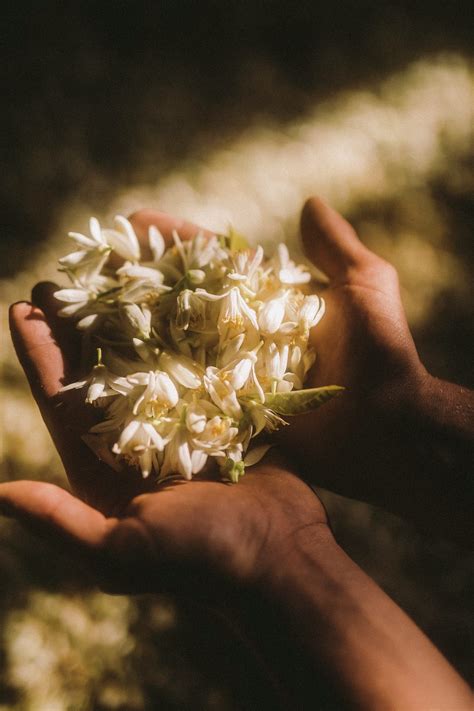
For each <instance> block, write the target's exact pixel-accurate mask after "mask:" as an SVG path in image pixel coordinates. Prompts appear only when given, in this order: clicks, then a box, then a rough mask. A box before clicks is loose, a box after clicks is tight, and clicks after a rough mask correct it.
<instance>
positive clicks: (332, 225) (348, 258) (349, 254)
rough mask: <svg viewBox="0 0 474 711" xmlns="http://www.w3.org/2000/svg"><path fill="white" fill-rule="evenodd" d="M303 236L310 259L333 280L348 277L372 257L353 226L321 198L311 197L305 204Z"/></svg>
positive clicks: (304, 245) (302, 226)
mask: <svg viewBox="0 0 474 711" xmlns="http://www.w3.org/2000/svg"><path fill="white" fill-rule="evenodd" d="M301 236H302V238H303V247H304V250H305V252H306V254H307V256H308V257H309V259H310V260H311V261H312V262H313V264H315V265H316V266H317V267H319V268H320V269H322V270H323V271H324V272H325V273H326V274H327V276H328V277H329V279H331V280H332V279H341V278H346V277H347V276H348V273H349V271H353V269H354V268H356V269H357V268H359V267H362V266H363V265H364V263H365V262H366V261H367V259H370V256H371V252H370V251H369V250H368V249H367V248H366V247H365V246H364V245H363V244H362V242H361V241H360V240H359V238H358V237H357V235H356V233H355V231H354V228H353V227H352V225H350V224H349V223H348V222H347V221H346V220H345V219H344V218H343V217H342V215H340V214H339V213H338V212H336V210H333V208H332V207H329V205H326V203H325V202H323V201H322V200H321V198H319V197H312V198H310V199H309V200H307V201H306V203H305V205H304V207H303V211H302V213H301Z"/></svg>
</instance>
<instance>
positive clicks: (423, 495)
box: [276, 198, 474, 545]
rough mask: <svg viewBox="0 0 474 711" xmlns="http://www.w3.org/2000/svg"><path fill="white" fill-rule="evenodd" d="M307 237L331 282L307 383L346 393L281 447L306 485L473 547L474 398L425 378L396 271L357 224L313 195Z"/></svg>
mask: <svg viewBox="0 0 474 711" xmlns="http://www.w3.org/2000/svg"><path fill="white" fill-rule="evenodd" d="M301 233H302V237H303V243H304V247H305V250H306V252H307V254H308V256H309V258H310V259H311V260H312V261H313V263H314V264H316V265H317V266H318V267H319V268H320V269H322V270H323V271H324V272H325V273H326V274H327V276H328V278H329V285H328V287H327V288H326V289H325V290H324V292H323V296H324V299H325V301H326V307H327V313H326V316H325V318H324V319H323V320H322V321H321V323H320V324H318V326H317V328H316V329H314V331H313V333H312V343H313V346H314V348H315V350H316V353H317V360H316V363H315V365H314V367H313V369H312V372H311V373H310V375H309V379H308V382H307V385H311V386H314V387H316V386H320V385H321V386H322V385H327V384H329V383H336V384H338V385H343V386H345V387H346V391H345V392H344V393H343V394H342V396H341V397H339V398H336V399H334V400H332V401H331V402H329V403H327V404H326V405H325V406H324V407H322V408H320V409H319V410H318V411H316V412H313V413H308V414H307V415H305V416H304V417H303V416H300V417H294V418H292V419H291V425H290V427H286V428H284V429H282V430H280V431H279V432H277V433H276V439H277V440H278V441H279V442H280V443H281V444H282V445H283V446H284V447H285V448H286V451H287V453H288V456H291V461H292V463H293V464H294V466H295V467H297V468H298V469H299V471H300V472H301V473H302V474H303V475H304V476H305V477H306V478H307V479H308V480H310V481H312V482H314V483H317V484H320V485H321V486H324V487H326V488H328V489H331V490H333V491H337V492H338V493H341V494H343V495H346V496H350V497H353V498H356V499H364V500H366V501H370V502H371V503H374V504H377V505H380V506H383V507H384V508H386V509H388V510H390V511H392V512H393V513H396V514H399V515H401V516H403V517H405V518H408V519H410V520H412V521H413V522H415V523H416V524H417V525H418V526H419V527H420V528H422V529H424V530H425V531H426V532H428V533H435V535H439V534H441V535H445V536H447V537H449V538H455V539H456V540H457V541H458V542H459V543H461V545H470V543H469V542H470V541H471V540H472V483H471V482H472V477H471V473H470V472H471V468H472V456H473V445H474V428H473V422H474V419H473V414H474V394H473V393H472V392H471V391H469V390H467V389H466V388H463V387H460V386H456V385H453V384H451V383H446V382H443V381H440V380H438V379H437V378H435V377H433V376H431V375H430V374H429V373H428V372H427V371H426V369H425V368H424V366H423V364H422V363H421V361H420V359H419V356H418V353H417V351H416V348H415V344H414V342H413V338H412V336H411V334H410V330H409V328H408V325H407V321H406V317H405V313H404V309H403V305H402V302H401V298H400V291H399V285H398V277H397V273H396V270H395V269H394V267H393V266H392V265H391V264H388V263H387V262H386V261H384V260H383V259H381V258H380V257H378V256H377V255H375V254H374V253H373V252H371V251H370V250H368V249H367V248H366V247H365V246H364V245H363V244H362V242H360V240H359V239H358V237H357V235H356V234H355V232H354V230H353V228H352V227H351V225H349V224H348V223H347V222H346V221H345V220H344V219H343V218H342V217H341V216H340V215H339V214H338V213H337V212H335V211H334V210H332V209H331V208H330V207H328V206H327V205H325V204H324V203H323V202H322V201H321V200H319V199H318V198H312V199H310V200H308V202H307V203H306V205H305V207H304V209H303V213H302V218H301Z"/></svg>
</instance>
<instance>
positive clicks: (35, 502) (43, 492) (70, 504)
mask: <svg viewBox="0 0 474 711" xmlns="http://www.w3.org/2000/svg"><path fill="white" fill-rule="evenodd" d="M0 513H1V514H3V515H5V516H11V517H12V518H16V519H18V520H19V521H20V522H22V523H26V524H27V525H30V526H33V527H34V528H35V529H37V530H39V532H40V533H42V534H43V535H47V536H50V537H52V538H53V539H54V540H57V541H59V542H62V543H65V544H67V545H72V546H73V547H74V548H79V549H82V551H83V552H85V553H87V552H89V551H94V550H98V549H100V548H101V547H102V546H104V545H105V543H106V540H107V536H108V535H109V533H110V531H111V529H112V528H113V526H114V524H115V519H106V518H105V516H103V515H102V514H101V513H99V511H96V510H95V509H93V508H91V507H90V506H88V505H87V504H85V503H83V502H82V501H80V500H79V499H76V498H75V497H74V496H72V495H71V494H69V493H68V492H67V491H64V489H60V488H59V487H58V486H55V485H54V484H47V483H44V482H35V481H13V482H7V483H5V484H0Z"/></svg>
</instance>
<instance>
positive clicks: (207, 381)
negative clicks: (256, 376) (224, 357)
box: [203, 366, 242, 420]
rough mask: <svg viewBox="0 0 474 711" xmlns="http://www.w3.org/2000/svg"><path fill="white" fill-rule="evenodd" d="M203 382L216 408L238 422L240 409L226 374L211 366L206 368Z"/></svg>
mask: <svg viewBox="0 0 474 711" xmlns="http://www.w3.org/2000/svg"><path fill="white" fill-rule="evenodd" d="M203 380H204V385H205V387H206V390H207V392H208V393H209V396H210V398H211V400H212V401H213V402H214V403H215V404H216V405H217V407H219V408H220V409H221V410H222V412H224V413H225V414H226V415H230V416H231V417H234V418H235V419H237V420H238V419H239V418H240V417H241V415H242V409H241V407H240V404H239V401H238V399H237V394H236V392H235V389H234V388H233V387H232V385H231V383H230V379H229V376H228V374H227V373H226V372H223V371H219V370H218V369H217V368H215V367H213V366H209V367H208V368H206V374H205V375H204V378H203Z"/></svg>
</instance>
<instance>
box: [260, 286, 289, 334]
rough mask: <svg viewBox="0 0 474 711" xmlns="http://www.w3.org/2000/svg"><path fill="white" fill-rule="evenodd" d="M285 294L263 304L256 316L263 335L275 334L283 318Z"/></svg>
mask: <svg viewBox="0 0 474 711" xmlns="http://www.w3.org/2000/svg"><path fill="white" fill-rule="evenodd" d="M286 300H287V298H286V294H282V295H281V296H279V297H277V298H276V299H271V300H270V301H267V302H265V303H264V304H263V305H262V307H261V309H260V311H259V314H258V325H259V326H260V329H261V330H262V331H263V333H265V334H271V333H276V331H278V329H279V328H280V326H281V324H282V322H283V318H284V316H285V308H286Z"/></svg>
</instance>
